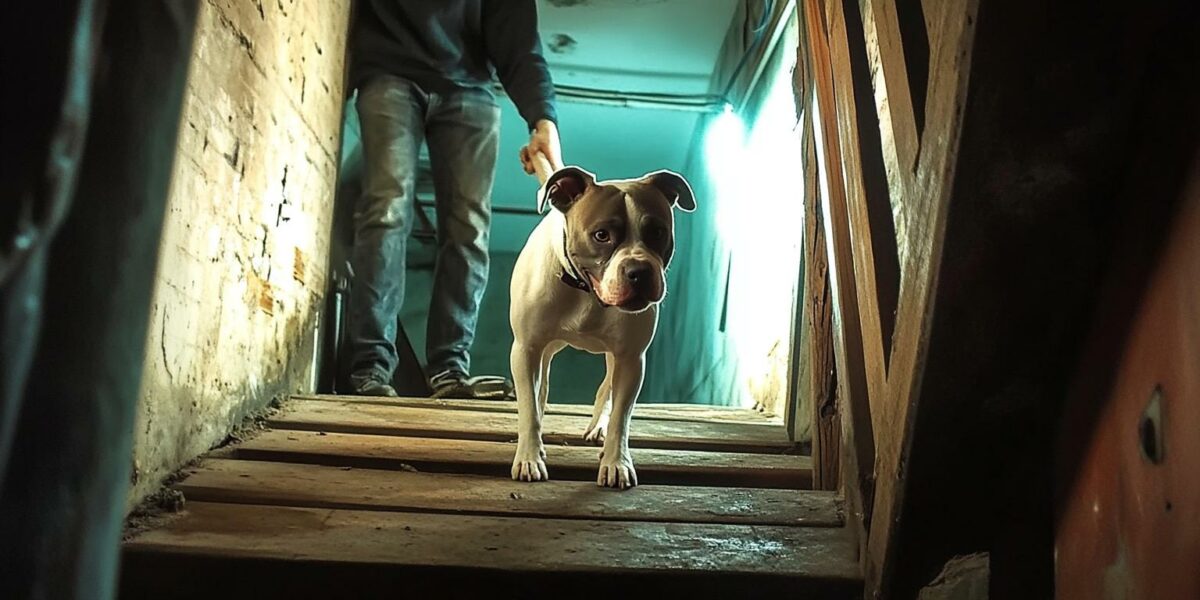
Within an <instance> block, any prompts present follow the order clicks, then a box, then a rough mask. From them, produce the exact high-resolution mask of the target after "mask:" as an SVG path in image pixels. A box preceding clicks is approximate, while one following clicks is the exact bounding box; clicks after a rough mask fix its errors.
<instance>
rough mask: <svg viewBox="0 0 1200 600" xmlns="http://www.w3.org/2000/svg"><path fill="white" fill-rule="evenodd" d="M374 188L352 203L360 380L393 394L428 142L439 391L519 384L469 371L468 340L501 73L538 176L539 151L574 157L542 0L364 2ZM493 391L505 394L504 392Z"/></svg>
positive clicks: (357, 58) (365, 104)
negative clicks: (541, 31)
mask: <svg viewBox="0 0 1200 600" xmlns="http://www.w3.org/2000/svg"><path fill="white" fill-rule="evenodd" d="M350 43H351V61H352V63H351V78H352V79H351V85H353V86H354V87H356V88H357V89H358V100H357V106H358V117H359V123H360V125H361V130H362V149H363V163H364V169H363V186H362V196H361V197H360V198H359V199H358V202H357V205H356V206H355V211H354V213H355V214H354V228H355V236H354V250H353V255H352V258H351V263H352V265H353V268H354V277H355V282H354V286H353V288H352V290H351V295H350V311H351V324H350V327H351V329H350V334H351V345H352V346H351V354H352V361H353V365H352V374H351V383H352V385H353V387H354V391H355V392H356V393H358V394H363V395H376V396H378V395H384V396H394V395H396V392H395V390H394V389H393V388H392V386H391V385H389V383H388V382H389V381H391V376H392V372H393V371H394V370H395V368H396V364H397V354H396V346H395V341H396V320H397V315H398V314H399V310H400V304H401V302H403V300H404V277H405V249H406V243H407V240H408V236H409V233H410V232H411V230H412V219H413V205H414V202H415V195H414V191H415V190H414V186H415V184H416V175H417V157H418V153H419V151H420V147H421V144H422V142H424V143H425V144H427V145H428V148H429V159H430V163H431V167H432V171H433V180H434V192H435V197H436V204H437V225H438V250H437V264H436V267H435V269H434V279H433V298H432V301H431V303H430V310H429V322H428V329H427V334H426V337H427V342H426V362H427V363H428V364H427V365H426V373H427V375H428V376H429V377H430V385H431V387H432V388H433V390H434V395H435V396H468V397H470V396H476V395H482V394H484V393H486V391H485V390H483V388H485V387H486V386H487V385H489V384H491V385H492V386H493V387H494V386H495V385H496V384H499V385H500V387H501V388H502V389H506V390H509V389H511V385H509V384H508V382H507V381H506V380H505V379H503V378H499V377H491V378H471V377H470V376H469V373H470V354H469V352H470V347H471V343H472V341H473V340H474V336H475V326H476V322H477V320H478V314H479V304H480V300H481V299H482V296H483V292H484V288H485V287H486V285H487V278H488V233H489V228H490V224H491V191H492V181H493V178H494V176H495V166H496V157H497V146H498V141H499V134H500V130H499V126H500V124H499V118H500V108H499V106H498V104H497V101H496V99H495V97H494V95H493V94H492V92H491V90H490V84H491V81H492V70H493V69H494V70H495V73H496V75H497V76H498V78H499V80H500V82H501V84H502V85H503V86H504V89H505V91H506V92H507V94H508V96H509V97H510V98H511V99H512V101H513V103H514V104H515V105H516V107H517V109H518V111H519V112H520V114H521V117H522V118H523V119H524V120H525V122H526V123H527V124H528V126H529V130H530V132H531V135H530V140H529V144H528V145H527V146H525V147H524V148H522V149H521V161H522V163H523V166H524V168H525V171H526V172H527V173H532V172H533V165H532V163H531V158H532V156H533V154H534V153H537V152H540V153H542V154H544V155H545V156H546V158H547V159H548V160H549V161H550V163H551V165H552V166H553V167H555V168H557V167H559V166H561V165H562V160H561V158H560V150H559V139H558V130H557V126H556V114H555V108H554V100H555V99H554V88H553V86H552V84H551V80H550V74H549V71H548V69H547V68H546V61H545V58H544V57H543V56H542V49H541V38H540V36H539V35H538V30H537V7H536V4H535V2H534V0H439V1H437V2H430V1H428V0H361V1H360V2H358V3H357V9H356V17H355V24H354V28H353V31H352V39H351V42H350ZM493 391H494V390H493Z"/></svg>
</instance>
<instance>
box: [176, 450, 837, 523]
mask: <svg viewBox="0 0 1200 600" xmlns="http://www.w3.org/2000/svg"><path fill="white" fill-rule="evenodd" d="M175 487H176V489H179V490H180V491H182V492H183V494H184V497H185V498H187V500H188V501H195V500H199V501H203V502H228V503H238V504H265V505H278V506H298V507H308V508H340V509H369V510H386V511H406V512H438V513H449V514H476V515H499V516H524V517H538V518H567V519H595V520H623V521H657V522H679V523H730V524H738V523H741V524H758V525H805V526H813V527H840V526H841V525H842V519H841V517H840V515H839V512H838V507H837V503H836V499H835V496H834V494H832V493H816V492H808V493H801V492H799V491H795V490H768V489H749V488H711V487H701V486H687V487H683V486H679V487H676V486H660V485H642V486H639V487H637V488H634V489H632V490H628V491H625V492H620V491H617V490H612V489H606V488H601V487H598V486H596V484H595V483H594V482H579V481H549V482H539V483H521V482H516V481H513V480H512V479H511V478H508V477H503V478H501V477H483V476H478V475H449V474H444V473H414V472H406V471H380V470H374V469H352V468H345V467H327V466H320V465H303V464H286V463H271V462H257V461H243V460H222V459H209V460H205V461H204V462H203V463H202V464H201V465H199V466H198V467H196V468H195V469H192V470H190V475H189V476H188V477H187V478H186V479H184V480H183V481H182V482H180V483H178V484H176V486H175Z"/></svg>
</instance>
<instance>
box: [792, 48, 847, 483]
mask: <svg viewBox="0 0 1200 600" xmlns="http://www.w3.org/2000/svg"><path fill="white" fill-rule="evenodd" d="M801 44H802V46H801V47H802V48H803V47H804V46H803V42H801ZM805 97H806V98H807V99H809V101H810V103H809V105H808V108H806V109H805V114H806V115H811V113H812V107H811V99H812V94H811V93H809V94H806V96H805ZM809 123H810V124H811V121H809ZM803 143H804V165H803V166H804V264H805V269H804V275H805V281H804V286H803V290H804V297H803V324H802V326H803V328H804V329H803V331H804V334H803V335H802V339H803V341H804V345H803V346H802V347H800V348H797V350H796V354H797V355H798V359H799V360H803V361H805V363H807V365H808V366H807V369H808V378H807V379H806V380H805V381H803V382H801V383H802V384H803V386H804V387H803V388H801V389H799V390H797V394H800V395H805V396H807V397H808V398H809V399H810V400H809V403H810V408H811V410H812V457H813V489H818V490H835V489H837V488H838V473H839V472H840V462H839V461H840V449H839V439H840V429H841V424H840V419H839V418H838V408H837V393H836V388H835V386H836V381H835V380H834V370H835V366H834V362H833V322H832V319H833V314H832V311H833V304H832V301H831V300H832V299H831V298H830V289H829V261H828V259H827V256H826V253H825V228H824V223H823V219H822V218H821V198H820V195H819V193H820V192H819V189H818V184H817V179H818V177H817V148H816V138H815V136H814V134H813V128H812V127H811V126H807V127H805V128H804V142H803Z"/></svg>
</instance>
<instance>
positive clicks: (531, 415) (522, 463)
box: [511, 341, 550, 481]
mask: <svg viewBox="0 0 1200 600" xmlns="http://www.w3.org/2000/svg"><path fill="white" fill-rule="evenodd" d="M542 351H543V348H535V347H532V346H530V345H528V344H523V343H521V342H520V341H518V342H516V343H514V344H513V348H512V356H511V360H512V371H513V384H514V386H515V387H516V392H517V455H516V456H515V457H514V458H513V465H512V478H513V479H516V480H518V481H543V480H547V479H550V473H549V472H548V471H547V470H546V459H545V457H546V451H545V448H544V447H543V446H542V407H541V406H540V402H539V396H540V395H541V394H542V390H541V386H543V385H546V384H547V383H548V382H546V381H544V378H543V376H542V372H541V371H542V369H541V365H542Z"/></svg>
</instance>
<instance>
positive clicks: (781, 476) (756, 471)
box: [216, 430, 812, 489]
mask: <svg viewBox="0 0 1200 600" xmlns="http://www.w3.org/2000/svg"><path fill="white" fill-rule="evenodd" d="M515 451H516V449H515V446H514V444H511V443H506V442H488V441H479V440H451V439H439V438H412V437H398V436H385V435H365V434H352V433H328V434H325V433H318V432H312V431H297V430H273V431H266V432H263V433H261V434H259V435H258V436H256V437H254V438H252V439H250V440H247V441H245V442H242V443H241V444H238V445H236V446H232V447H230V448H227V449H225V450H222V451H218V452H217V453H216V455H218V456H224V457H229V458H238V459H247V460H267V461H276V462H294V463H310V464H319V465H332V466H348V467H355V468H372V469H401V468H404V466H405V465H408V466H411V467H415V468H416V469H418V470H420V471H423V472H438V473H471V474H478V475H492V476H496V477H508V476H509V474H510V471H511V467H512V459H513V454H514V453H515ZM632 453H633V460H634V464H635V466H636V468H637V471H638V480H639V481H640V482H642V483H646V484H670V485H686V484H691V485H707V486H738V487H761V488H792V489H809V488H811V487H812V461H811V459H810V458H809V457H807V456H795V455H783V454H747V453H729V452H699V451H692V450H659V449H651V448H634V449H633V450H632ZM546 461H547V466H548V468H549V470H550V476H551V477H552V478H554V479H556V480H558V479H563V480H575V481H595V478H596V471H597V469H598V468H599V449H598V448H595V447H591V446H547V447H546Z"/></svg>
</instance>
